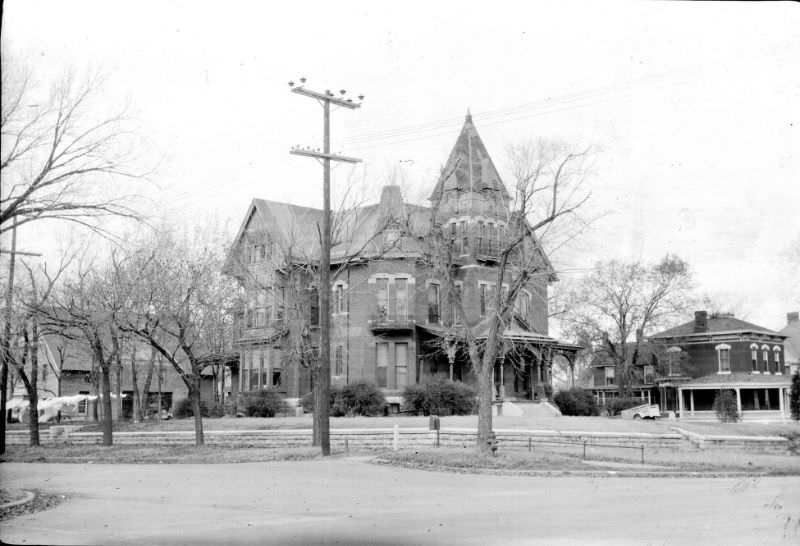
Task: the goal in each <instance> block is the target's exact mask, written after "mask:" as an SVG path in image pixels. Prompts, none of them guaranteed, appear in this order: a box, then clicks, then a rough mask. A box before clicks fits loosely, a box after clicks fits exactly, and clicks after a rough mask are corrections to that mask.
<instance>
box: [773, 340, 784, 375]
mask: <svg viewBox="0 0 800 546" xmlns="http://www.w3.org/2000/svg"><path fill="white" fill-rule="evenodd" d="M772 358H773V361H774V363H775V373H782V372H783V370H782V369H781V348H780V347H778V346H777V345H776V346H775V347H773V348H772Z"/></svg>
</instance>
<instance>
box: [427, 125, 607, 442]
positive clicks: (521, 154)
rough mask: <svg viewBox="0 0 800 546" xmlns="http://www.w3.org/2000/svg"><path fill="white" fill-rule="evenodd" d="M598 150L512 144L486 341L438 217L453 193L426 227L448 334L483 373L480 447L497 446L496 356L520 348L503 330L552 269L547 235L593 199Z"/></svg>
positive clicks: (480, 377) (440, 198)
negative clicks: (468, 307)
mask: <svg viewBox="0 0 800 546" xmlns="http://www.w3.org/2000/svg"><path fill="white" fill-rule="evenodd" d="M593 153H594V152H593V150H592V149H591V148H585V149H580V150H573V149H569V148H568V147H566V146H563V145H556V144H553V143H551V142H548V141H544V140H532V141H527V142H523V143H521V144H519V145H517V146H512V147H510V148H509V151H508V157H509V170H510V172H511V174H512V177H513V182H514V198H513V199H512V201H511V203H510V204H509V206H508V207H503V209H498V210H503V213H504V214H505V215H506V228H505V232H504V233H501V234H500V237H498V238H497V239H498V240H497V245H498V246H497V253H498V255H499V259H498V262H497V264H496V265H495V266H494V272H495V287H496V289H495V290H494V293H493V295H492V296H491V299H492V303H491V305H490V308H491V313H489V314H488V315H487V322H488V324H487V328H486V332H485V334H484V335H482V336H481V340H478V336H477V335H476V332H475V326H476V324H475V323H474V322H473V323H470V322H469V320H468V316H467V313H466V312H465V308H464V302H463V300H462V291H461V290H460V287H459V274H460V268H459V267H458V261H457V254H456V252H455V251H454V249H455V247H456V246H457V244H458V241H454V240H453V239H451V238H450V236H449V235H448V234H446V233H445V232H444V231H443V229H442V226H441V225H439V224H438V222H437V220H438V218H439V214H438V212H439V209H440V207H441V205H442V202H443V199H444V198H445V195H444V193H445V192H441V193H440V195H438V196H436V199H435V200H434V201H433V208H432V211H431V215H430V224H429V226H428V227H427V229H426V230H425V232H424V233H419V234H418V235H419V238H420V241H421V244H422V245H423V247H424V248H425V251H424V254H425V255H426V257H427V260H428V266H429V267H430V268H431V270H432V271H433V272H435V274H436V275H437V276H438V278H439V279H440V280H441V282H442V289H443V291H444V296H445V298H446V299H447V301H448V303H449V307H450V308H451V310H452V311H451V314H452V317H451V325H450V328H449V332H448V335H447V336H445V337H447V338H453V339H457V340H458V341H459V343H460V344H461V345H462V346H463V347H464V348H465V351H466V353H467V355H468V357H469V361H470V364H471V367H472V370H473V372H474V373H475V374H476V376H477V379H478V438H477V446H478V450H479V451H486V450H488V449H489V447H488V440H489V438H490V436H491V434H492V401H493V398H494V384H493V373H494V367H495V363H496V362H497V360H498V358H501V357H503V356H505V354H507V353H508V352H510V351H511V352H513V351H515V350H517V348H515V346H514V345H513V344H511V343H508V342H506V341H504V338H503V333H504V331H505V330H506V328H508V327H509V325H510V324H511V321H512V319H513V318H514V316H515V314H516V311H517V305H518V298H519V296H520V294H521V292H522V291H523V289H525V287H526V286H528V285H529V283H531V282H534V281H537V280H538V281H541V280H542V279H546V278H548V277H549V276H550V275H551V274H552V267H551V266H550V263H549V261H548V259H547V257H546V256H545V254H544V250H543V248H542V246H541V242H540V237H541V236H542V234H543V233H546V232H548V231H554V230H555V228H556V226H557V224H558V223H560V222H564V221H565V220H567V219H569V218H571V217H572V216H574V215H575V213H576V211H577V210H578V209H579V208H580V207H581V206H582V205H583V204H584V203H586V201H587V200H588V198H589V192H588V190H587V188H586V184H585V182H586V178H587V176H588V175H589V173H590V167H591V165H590V160H591V159H592V157H593ZM458 169H459V166H458V165H455V166H453V167H452V171H449V172H444V171H443V172H442V174H441V178H442V179H443V180H446V179H447V178H448V177H450V176H452V175H454V172H455V171H457V170H458ZM545 286H546V284H545ZM504 287H506V288H504ZM541 298H542V299H543V300H544V301H542V302H540V303H541V304H542V305H546V288H545V293H544V295H543V296H541Z"/></svg>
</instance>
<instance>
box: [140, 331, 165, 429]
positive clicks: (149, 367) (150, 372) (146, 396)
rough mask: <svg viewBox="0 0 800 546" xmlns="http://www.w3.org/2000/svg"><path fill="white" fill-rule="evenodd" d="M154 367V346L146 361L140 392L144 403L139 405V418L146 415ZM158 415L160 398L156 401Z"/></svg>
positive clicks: (142, 419) (141, 418) (143, 417)
mask: <svg viewBox="0 0 800 546" xmlns="http://www.w3.org/2000/svg"><path fill="white" fill-rule="evenodd" d="M155 368H156V349H155V347H153V348H151V349H150V361H149V362H148V363H147V375H146V376H145V378H144V386H142V393H143V394H144V404H142V405H141V407H140V408H139V412H140V413H139V419H140V420H141V421H144V420H145V418H146V417H147V408H148V406H149V405H150V385H151V383H152V382H153V371H155ZM159 392H160V384H159ZM158 403H159V407H158V415H159V416H160V415H161V400H160V399H159V401H158Z"/></svg>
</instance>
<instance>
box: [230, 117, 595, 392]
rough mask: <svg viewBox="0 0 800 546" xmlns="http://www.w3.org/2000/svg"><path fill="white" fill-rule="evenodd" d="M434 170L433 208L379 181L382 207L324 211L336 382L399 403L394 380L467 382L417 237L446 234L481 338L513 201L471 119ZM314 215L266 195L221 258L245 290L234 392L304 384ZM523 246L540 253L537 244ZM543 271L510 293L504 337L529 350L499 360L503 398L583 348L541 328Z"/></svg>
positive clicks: (536, 383) (314, 312) (311, 333)
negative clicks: (330, 237) (369, 385)
mask: <svg viewBox="0 0 800 546" xmlns="http://www.w3.org/2000/svg"><path fill="white" fill-rule="evenodd" d="M442 172H443V173H446V175H445V176H444V177H443V178H440V180H439V181H438V183H437V184H436V186H435V188H434V190H433V193H432V194H431V196H430V198H429V199H430V201H431V202H432V204H434V205H435V206H432V207H431V208H427V207H420V206H416V205H411V204H408V203H405V202H404V201H403V198H402V195H401V192H400V189H399V188H398V187H397V186H392V185H388V186H385V187H384V188H383V191H382V194H381V199H380V202H379V203H378V204H375V205H370V206H366V207H359V208H357V209H354V210H350V211H347V212H345V213H341V214H339V215H337V216H336V217H335V218H334V224H335V225H338V226H340V230H339V232H338V233H337V234H336V235H335V236H334V240H336V241H337V244H336V245H335V246H334V247H333V249H332V256H331V264H332V266H331V267H332V270H333V272H334V273H337V272H338V273H339V276H338V278H337V279H336V280H335V281H333V283H332V290H331V293H332V302H331V308H332V315H333V319H332V324H331V376H332V378H331V379H332V382H333V383H334V384H346V383H350V382H353V381H357V380H367V381H370V382H373V383H376V384H377V385H378V386H379V387H380V388H381V389H383V390H384V392H385V393H386V394H387V396H388V397H389V399H390V402H396V403H399V401H400V400H399V398H398V397H399V394H400V392H401V390H402V389H403V387H404V386H406V385H408V384H413V383H416V382H418V381H420V379H421V378H423V377H424V376H427V375H431V374H447V375H449V376H450V377H452V378H454V379H458V380H464V381H473V380H474V377H473V375H472V373H471V372H470V367H469V364H468V361H467V359H466V355H465V353H464V351H463V348H460V347H458V346H457V345H456V344H453V345H452V346H450V350H448V343H447V339H448V334H449V333H451V332H452V330H451V329H450V326H451V325H452V323H453V311H452V309H451V308H450V306H449V305H447V304H446V302H447V301H448V299H447V296H446V294H444V293H443V292H444V290H443V286H442V283H441V280H440V279H439V278H438V277H437V275H435V274H434V273H433V272H432V271H431V270H430V269H429V267H428V266H427V265H425V260H424V259H423V258H424V256H423V253H422V245H421V243H420V238H421V237H424V236H425V234H426V233H430V231H429V230H430V229H431V227H430V226H431V225H434V226H436V227H435V228H434V229H442V230H444V233H445V234H448V235H449V239H450V240H451V241H452V244H453V246H454V248H455V250H456V252H455V254H457V256H456V259H455V260H454V261H455V268H456V270H457V281H456V284H457V286H458V289H459V290H460V292H461V298H462V302H463V307H464V310H465V313H466V320H467V322H468V323H469V324H470V325H472V326H473V332H474V333H475V335H476V337H477V338H478V339H479V340H481V339H483V338H485V336H486V330H487V326H486V325H487V324H488V321H487V319H486V317H487V312H490V309H489V308H488V307H489V305H490V302H491V294H492V291H493V290H495V288H496V287H495V283H496V264H497V260H498V257H499V250H500V244H499V242H500V240H501V237H502V236H503V232H504V229H505V226H506V224H507V222H508V221H509V217H510V210H509V201H510V196H509V194H508V191H507V190H506V188H505V186H504V184H503V183H502V181H501V179H500V176H499V174H498V172H497V170H496V169H495V167H494V164H493V163H492V160H491V158H490V157H489V154H488V152H487V150H486V148H485V146H484V144H483V142H482V141H481V139H480V137H479V136H478V134H477V131H476V130H475V127H474V125H473V123H472V119H471V117H470V116H469V114H468V115H467V119H466V122H465V123H464V126H463V128H462V130H461V133H460V135H459V137H458V139H457V141H456V144H455V146H454V148H453V151H452V153H451V155H450V158H449V159H448V162H447V164H446V165H445V168H444V169H443V171H442ZM433 211H436V215H435V217H434V218H431V215H432V213H433ZM321 218H322V211H320V210H318V209H312V208H307V207H300V206H296V205H291V204H287V203H277V202H274V201H267V200H264V199H254V200H253V201H252V203H251V205H250V207H249V209H248V211H247V214H246V215H245V220H244V222H243V224H242V227H241V228H240V230H239V233H238V234H237V237H236V239H235V240H236V243H235V245H234V247H233V249H232V252H231V258H230V260H229V265H228V271H229V273H230V274H232V275H235V276H236V277H237V278H238V279H239V280H240V281H241V283H242V286H243V287H244V290H245V292H246V294H247V296H246V298H245V299H246V304H245V309H244V311H243V313H242V316H241V317H240V318H241V323H242V327H241V331H240V335H239V338H238V342H237V343H238V347H239V349H240V351H241V369H242V373H241V374H240V384H239V387H240V389H241V391H242V392H248V391H258V390H260V389H263V388H265V387H276V388H277V389H278V390H279V391H281V392H283V393H284V394H285V395H286V396H287V397H289V398H296V397H300V396H302V395H303V394H305V393H306V392H309V391H310V389H311V381H310V378H309V373H308V370H307V369H306V368H305V367H304V366H303V365H302V363H303V362H304V360H303V355H306V353H308V352H309V351H308V350H306V349H302V350H299V349H298V348H299V347H300V344H298V342H297V340H298V339H300V338H303V339H305V340H306V341H307V343H308V344H310V345H311V348H312V350H311V351H310V352H311V353H312V354H314V353H315V350H314V349H315V344H316V343H318V340H317V339H318V328H317V327H318V309H319V305H318V301H317V290H316V288H315V285H314V278H315V276H314V267H315V264H316V263H318V256H319V244H318V231H317V229H318V228H317V225H318V224H320V225H321ZM410 234H415V235H414V236H412V235H410ZM530 243H531V245H535V246H536V251H537V252H539V253H540V254H541V256H542V259H543V260H544V261H545V262H546V257H545V256H544V254H543V252H542V251H541V249H540V248H539V247H538V243H536V242H535V241H530ZM237 263H238V265H236V264H237ZM547 266H548V273H547V274H546V275H539V276H535V277H534V280H532V281H531V282H530V283H529V286H528V287H527V288H526V290H525V291H524V293H523V294H522V295H521V297H520V298H519V301H518V306H517V312H516V317H515V320H514V324H513V325H511V326H510V327H509V328H508V329H507V330H506V332H505V336H504V339H505V340H507V341H508V342H514V343H515V347H525V349H524V350H521V351H519V350H518V351H514V352H513V354H510V353H509V354H507V355H506V357H505V359H504V360H503V362H502V364H499V365H498V366H497V368H496V375H495V382H496V387H497V392H498V394H499V395H500V396H504V397H505V398H507V399H508V398H538V397H541V396H543V395H544V392H545V388H544V386H545V385H550V377H551V375H550V366H551V359H552V356H553V355H554V354H565V355H567V356H570V357H572V356H574V353H575V351H576V350H577V349H579V348H578V347H576V346H573V345H569V344H564V343H559V342H557V341H556V340H554V339H552V338H550V337H549V336H548V335H547V333H548V324H547V316H548V314H547V290H548V285H549V283H550V282H553V281H555V280H556V275H555V273H554V272H553V270H552V267H550V266H549V262H547ZM502 288H503V287H501V289H502ZM298 308H302V309H303V310H302V312H299V313H298V312H297V309H298ZM300 353H302V354H300ZM306 356H307V355H306Z"/></svg>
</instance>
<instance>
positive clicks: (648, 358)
mask: <svg viewBox="0 0 800 546" xmlns="http://www.w3.org/2000/svg"><path fill="white" fill-rule="evenodd" d="M635 347H636V345H635V343H632V342H631V343H628V347H627V355H628V356H627V358H628V365H629V366H631V368H632V374H631V375H632V381H631V385H630V393H631V396H633V397H636V398H641V399H642V402H643V403H644V402H646V403H648V404H657V403H659V397H658V394H659V393H658V391H657V389H656V378H657V377H658V372H659V366H658V363H659V359H658V347H657V346H656V345H655V344H654V343H650V342H647V341H643V342H641V344H640V345H639V352H638V353H637V355H636V362H634V363H631V361H632V360H633V359H634V352H635ZM590 366H591V371H592V384H591V390H592V394H593V395H594V397H595V400H597V404H598V405H600V406H604V405H605V404H606V401H608V400H609V399H611V398H616V397H618V396H619V387H620V385H619V378H618V377H617V376H616V374H617V365H616V362H615V360H614V358H613V357H612V356H611V355H610V354H609V353H608V351H606V350H603V349H598V350H597V351H595V352H594V355H593V356H592V362H591V364H590Z"/></svg>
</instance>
